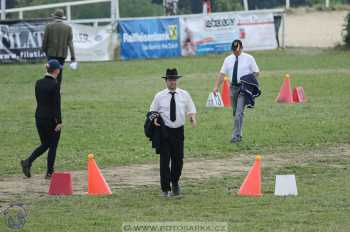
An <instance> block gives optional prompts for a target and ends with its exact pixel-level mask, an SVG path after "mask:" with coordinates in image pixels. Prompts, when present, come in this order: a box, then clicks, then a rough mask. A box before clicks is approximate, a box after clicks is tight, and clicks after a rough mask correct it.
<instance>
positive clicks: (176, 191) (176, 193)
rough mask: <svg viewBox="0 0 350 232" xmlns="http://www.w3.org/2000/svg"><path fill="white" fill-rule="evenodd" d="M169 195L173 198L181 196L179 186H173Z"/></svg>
mask: <svg viewBox="0 0 350 232" xmlns="http://www.w3.org/2000/svg"><path fill="white" fill-rule="evenodd" d="M171 193H172V195H173V196H180V195H181V188H180V185H173V189H172V192H171Z"/></svg>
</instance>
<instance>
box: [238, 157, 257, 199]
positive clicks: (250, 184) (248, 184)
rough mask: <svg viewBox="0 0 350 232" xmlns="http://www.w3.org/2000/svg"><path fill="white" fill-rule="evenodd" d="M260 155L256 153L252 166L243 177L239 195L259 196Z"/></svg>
mask: <svg viewBox="0 0 350 232" xmlns="http://www.w3.org/2000/svg"><path fill="white" fill-rule="evenodd" d="M260 163H261V156H260V155H257V156H256V158H255V162H254V164H253V166H252V167H251V168H250V170H249V172H248V175H247V176H246V177H245V179H244V181H243V184H242V185H241V187H240V188H239V193H238V194H239V195H240V196H253V197H260V196H262V193H261V169H260Z"/></svg>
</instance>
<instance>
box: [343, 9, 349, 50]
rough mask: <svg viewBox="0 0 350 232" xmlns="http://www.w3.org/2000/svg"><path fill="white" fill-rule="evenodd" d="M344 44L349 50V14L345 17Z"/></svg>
mask: <svg viewBox="0 0 350 232" xmlns="http://www.w3.org/2000/svg"><path fill="white" fill-rule="evenodd" d="M344 42H345V46H346V47H348V48H350V13H348V15H347V16H346V22H345V25H344Z"/></svg>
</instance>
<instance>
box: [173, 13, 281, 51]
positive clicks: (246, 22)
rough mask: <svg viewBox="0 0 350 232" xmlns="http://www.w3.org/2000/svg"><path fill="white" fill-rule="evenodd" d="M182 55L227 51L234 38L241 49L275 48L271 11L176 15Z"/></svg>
mask: <svg viewBox="0 0 350 232" xmlns="http://www.w3.org/2000/svg"><path fill="white" fill-rule="evenodd" d="M180 25H181V47H182V52H181V54H182V55H183V56H187V55H203V54H208V53H220V52H226V51H230V49H231V43H232V41H233V40H234V39H241V40H242V42H243V46H244V49H245V50H262V49H274V48H277V41H276V37H275V35H276V34H275V26H274V20H273V14H272V13H240V14H238V13H235V12H228V13H216V14H210V15H190V16H182V17H180Z"/></svg>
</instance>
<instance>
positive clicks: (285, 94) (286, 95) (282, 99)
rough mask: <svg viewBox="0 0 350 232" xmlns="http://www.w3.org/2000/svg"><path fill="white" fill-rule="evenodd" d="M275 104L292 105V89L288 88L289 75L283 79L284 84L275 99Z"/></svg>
mask: <svg viewBox="0 0 350 232" xmlns="http://www.w3.org/2000/svg"><path fill="white" fill-rule="evenodd" d="M276 102H278V103H293V95H292V89H291V86H290V79H289V74H286V76H285V77H284V82H283V85H282V87H281V89H280V92H279V94H278V96H277V98H276Z"/></svg>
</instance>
